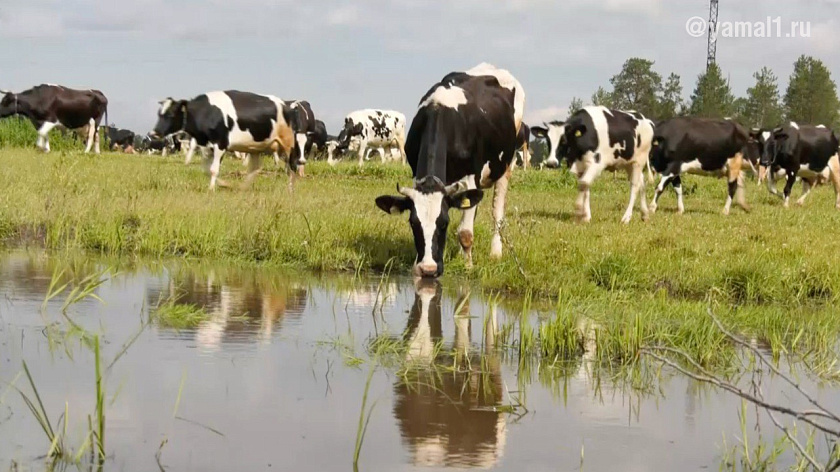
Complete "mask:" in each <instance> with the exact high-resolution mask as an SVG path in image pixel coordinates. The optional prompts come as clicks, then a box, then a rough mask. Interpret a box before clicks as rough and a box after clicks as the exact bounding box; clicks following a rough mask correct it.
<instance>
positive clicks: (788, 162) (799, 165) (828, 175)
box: [761, 121, 840, 209]
mask: <svg viewBox="0 0 840 472" xmlns="http://www.w3.org/2000/svg"><path fill="white" fill-rule="evenodd" d="M764 137H765V140H764V141H763V143H762V144H763V146H762V156H761V157H762V164H763V165H764V166H765V167H769V169H770V174H769V176H768V178H767V188H768V189H769V190H770V193H772V194H774V195H779V193H778V191H777V190H776V187H775V184H774V182H773V177H774V176H775V175H776V174H777V172H778V173H784V175H785V176H786V177H787V181H786V183H785V188H784V195H779V196H783V198H784V206H785V207H788V206H789V205H790V192H791V189H792V188H793V184H794V182H795V181H796V178H797V176H799V177H801V178H802V196H801V197H799V199H798V200H797V201H796V204H797V205H802V204H804V203H805V199H806V198H807V197H808V194H809V193H810V192H811V189H812V188H813V187H814V186H815V185H817V184H818V183H820V182H821V181H831V183H832V184H833V185H834V192H835V207H836V208H837V209H840V161H838V146H840V143H838V137H837V134H836V133H835V132H833V131H832V130H830V129H828V128H826V127H825V126H824V125H818V126H810V125H799V124H797V123H796V122H793V121H791V122H789V123H786V124H785V125H783V126H780V127H778V128H776V129H774V130H773V131H772V134H771V135H770V136H767V135H765V136H764Z"/></svg>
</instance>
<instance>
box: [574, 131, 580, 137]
mask: <svg viewBox="0 0 840 472" xmlns="http://www.w3.org/2000/svg"><path fill="white" fill-rule="evenodd" d="M580 136H581V132H580V130H577V131H575V137H576V138H579V137H580Z"/></svg>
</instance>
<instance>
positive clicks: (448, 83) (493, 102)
mask: <svg viewBox="0 0 840 472" xmlns="http://www.w3.org/2000/svg"><path fill="white" fill-rule="evenodd" d="M524 110H525V91H524V89H523V88H522V85H521V84H520V83H519V82H518V81H517V80H516V79H515V78H514V77H513V75H511V74H510V72H508V71H506V70H504V69H497V68H496V67H495V66H492V65H490V64H486V63H485V64H480V65H478V66H476V67H474V68H472V69H470V70H468V71H466V72H452V73H450V74H448V75H447V76H445V77H444V78H443V79H442V80H441V81H440V82H438V83H437V84H435V85H434V86H432V88H431V89H429V91H428V92H426V94H425V95H424V96H423V98H422V99H421V100H420V106H419V108H418V110H417V114H416V116H415V117H414V120H413V121H412V123H411V128H410V130H409V132H408V139H407V140H406V143H405V150H406V154H407V157H408V164H409V165H410V166H411V170H412V173H413V175H414V185H413V186H411V187H400V186H399V185H398V186H397V190H398V192H399V193H400V194H401V195H400V196H390V195H385V196H381V197H379V198H377V199H376V205H377V206H378V207H379V208H380V209H381V210H382V211H384V212H386V213H391V214H399V213H402V212H405V211H409V219H408V221H409V225H410V226H411V230H412V233H413V235H414V246H415V249H416V250H417V257H416V259H415V264H414V269H413V272H414V274H415V275H418V276H424V277H439V276H440V275H441V274H442V273H443V252H444V246H445V244H446V230H447V228H448V227H449V210H450V209H451V208H456V209H460V210H462V211H463V212H464V214H463V218H462V219H461V225H460V227H459V228H458V239H459V240H460V243H461V248H462V250H463V252H464V256H465V258H466V263H467V266H468V267H469V266H471V265H472V245H473V224H474V222H475V212H476V208H475V206H476V204H478V202H479V201H480V200H481V199H482V197H483V195H484V194H483V192H482V191H481V190H480V188H489V187H491V186H493V187H494V195H493V219H494V223H495V224H494V230H493V239H492V241H491V243H490V256H491V257H492V258H499V257H501V255H502V238H501V235H500V234H499V230H500V228H501V225H502V219H503V217H504V210H505V196H506V194H507V189H508V179H509V177H510V167H511V164H512V162H513V158H514V152H515V151H516V142H517V140H516V136H517V133H518V132H519V127H520V125H521V123H522V114H523V113H524Z"/></svg>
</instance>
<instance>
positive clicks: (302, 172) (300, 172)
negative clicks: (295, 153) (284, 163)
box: [297, 165, 306, 177]
mask: <svg viewBox="0 0 840 472" xmlns="http://www.w3.org/2000/svg"><path fill="white" fill-rule="evenodd" d="M305 167H306V166H304V165H299V166H298V172H297V173H298V176H300V177H306V171H305V170H304V168H305Z"/></svg>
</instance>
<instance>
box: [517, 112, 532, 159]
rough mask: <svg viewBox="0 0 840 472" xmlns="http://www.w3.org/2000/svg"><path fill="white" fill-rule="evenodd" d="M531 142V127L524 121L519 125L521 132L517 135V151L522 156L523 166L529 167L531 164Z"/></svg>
mask: <svg viewBox="0 0 840 472" xmlns="http://www.w3.org/2000/svg"><path fill="white" fill-rule="evenodd" d="M530 142H531V128H530V127H529V126H528V125H526V124H525V123H522V126H520V127H519V133H517V135H516V146H517V151H518V152H520V153H521V156H522V168H523V169H527V168H528V167H529V166H530V165H531V149H530V148H529V143H530Z"/></svg>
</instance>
